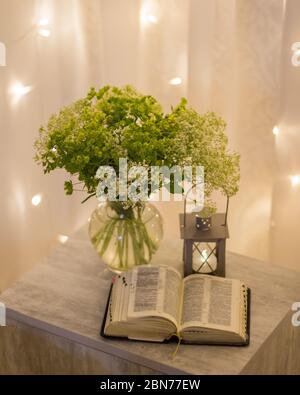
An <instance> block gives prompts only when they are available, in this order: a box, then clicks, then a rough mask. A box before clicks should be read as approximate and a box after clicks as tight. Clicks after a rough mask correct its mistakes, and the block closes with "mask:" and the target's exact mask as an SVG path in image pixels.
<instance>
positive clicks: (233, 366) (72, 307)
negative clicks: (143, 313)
mask: <svg viewBox="0 0 300 395" xmlns="http://www.w3.org/2000/svg"><path fill="white" fill-rule="evenodd" d="M181 257H182V241H181V240H180V239H173V240H168V239H164V240H163V242H162V245H161V247H160V249H159V251H158V252H157V254H156V255H155V257H154V259H153V263H154V264H169V265H172V266H174V267H177V268H178V269H180V270H182V259H181ZM104 269H105V266H104V265H103V263H102V262H101V260H100V258H99V257H98V256H97V254H96V252H95V251H94V249H93V248H92V246H91V244H90V242H89V239H88V235H87V229H86V227H84V228H82V229H81V230H80V231H78V232H76V233H75V234H74V235H73V236H72V237H70V238H69V240H68V242H67V243H66V244H64V245H60V246H59V247H58V248H57V249H56V250H55V251H54V252H53V253H52V254H51V255H50V256H49V257H47V258H45V260H44V261H43V262H41V263H40V264H38V265H36V266H35V267H34V269H33V270H31V271H30V272H28V273H27V274H26V275H25V276H23V277H22V278H21V279H20V280H19V281H17V282H16V283H15V284H14V285H13V286H12V287H11V288H9V289H7V290H6V291H5V292H4V293H3V294H2V295H0V301H2V302H4V303H5V304H6V307H7V317H8V318H11V319H13V320H15V321H17V322H20V323H23V324H27V325H30V326H31V327H34V328H38V329H40V330H43V331H46V332H48V333H50V334H54V335H57V336H60V337H62V338H65V339H68V341H72V342H76V343H79V344H81V345H84V346H86V347H89V348H91V349H93V350H99V351H101V352H104V353H106V354H108V355H112V356H117V357H119V358H122V359H123V360H125V361H126V360H127V361H130V362H134V363H136V364H139V365H141V366H144V367H147V368H150V369H153V370H155V371H158V372H162V373H168V374H172V373H175V374H176V373H191V374H220V373H221V374H238V373H241V372H243V369H244V368H245V366H246V365H247V364H249V362H250V361H253V360H254V358H255V356H256V355H258V351H259V350H260V349H261V348H262V347H263V346H264V345H265V344H267V341H268V339H269V338H270V337H271V335H272V334H273V333H274V331H275V330H276V327H278V325H279V324H280V322H282V321H283V320H284V318H285V317H286V316H287V314H289V311H290V310H291V305H292V303H293V302H295V301H297V300H300V273H298V272H293V271H290V270H286V269H284V268H280V267H276V266H273V265H270V264H264V263H261V262H258V261H255V260H253V259H250V258H247V257H244V256H240V255H237V254H233V253H227V277H231V278H239V279H242V280H243V281H244V282H245V283H246V284H247V285H248V286H249V287H250V288H251V291H252V304H251V341H250V345H249V346H248V347H228V346H225V347H224V346H199V345H181V346H180V348H179V351H178V353H177V355H176V357H175V358H174V359H172V353H173V352H174V350H175V347H176V344H174V343H172V344H154V343H145V342H136V341H127V340H124V341H122V340H111V339H104V338H102V337H101V336H100V335H99V331H100V326H101V322H102V318H103V314H104V310H105V306H106V302H107V296H108V291H109V287H110V278H111V274H110V272H108V271H107V270H106V271H105V270H104ZM299 332H300V331H299Z"/></svg>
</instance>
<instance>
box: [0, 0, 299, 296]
mask: <svg viewBox="0 0 300 395" xmlns="http://www.w3.org/2000/svg"><path fill="white" fill-rule="evenodd" d="M292 3H293V7H294V8H293V9H292V5H291V4H292ZM287 4H290V5H288V6H287V14H286V15H285V1H283V0H226V1H224V0H163V1H162V0H160V1H159V0H43V1H42V0H0V41H1V42H3V43H5V45H6V48H7V66H6V67H0V116H1V118H0V127H1V168H0V176H1V181H2V183H1V186H2V188H1V198H0V199H1V201H0V204H1V205H0V207H1V221H0V232H1V233H0V234H1V238H0V240H1V242H0V243H1V261H0V265H1V266H0V290H1V289H3V288H5V287H6V286H7V285H9V284H10V283H11V282H12V281H13V280H14V279H15V278H17V277H18V276H19V275H20V274H21V273H22V272H24V271H26V270H28V269H29V268H30V267H31V266H32V265H33V264H34V263H35V262H36V261H37V260H38V259H39V258H41V257H42V256H44V255H45V254H46V253H47V252H48V251H49V250H50V249H51V248H52V247H53V246H54V245H55V244H56V243H57V235H58V234H70V232H72V231H73V230H74V229H76V228H78V227H79V226H80V225H82V224H83V223H84V222H85V221H86V220H87V218H88V216H89V213H90V212H91V210H92V208H93V206H94V204H95V202H89V203H88V204H86V205H85V206H80V204H79V202H80V200H81V198H82V196H78V195H75V196H72V197H65V196H64V192H63V179H64V174H63V172H56V173H53V174H52V175H48V176H44V175H43V174H42V172H41V169H40V168H38V167H37V166H36V165H35V163H34V162H33V160H32V157H33V148H32V145H33V141H34V139H35V137H36V135H37V130H38V127H39V125H40V124H41V123H42V122H44V121H45V120H47V118H48V117H49V115H50V114H51V113H53V112H55V111H57V110H58V109H59V108H60V107H61V106H63V105H65V104H69V103H70V102H71V101H72V100H74V99H77V98H79V97H81V96H83V95H84V94H85V92H86V91H87V89H88V88H89V87H90V86H91V85H95V86H101V85H103V84H115V85H124V84H128V83H129V84H133V85H135V86H136V87H137V88H138V89H140V90H141V91H143V92H147V93H150V94H153V95H155V96H156V97H157V98H158V99H159V100H160V101H161V102H162V103H163V104H164V106H165V109H166V110H167V109H168V108H169V107H170V105H172V104H175V103H177V102H178V100H179V99H180V98H181V97H182V96H186V97H187V98H188V99H189V101H190V103H191V104H192V105H193V106H194V107H195V108H196V109H198V110H199V111H203V112H204V111H207V110H214V111H217V112H218V113H220V114H221V115H222V116H223V117H224V118H225V119H226V120H227V122H228V135H229V138H230V143H231V147H232V148H234V149H236V150H238V151H239V152H240V153H241V155H242V161H241V188H240V192H239V194H238V195H237V196H236V197H235V198H233V199H232V202H231V207H230V233H231V238H230V241H229V243H228V248H229V249H230V250H232V251H235V252H238V253H241V254H245V255H249V256H253V257H257V258H260V259H264V260H269V258H270V256H271V257H272V262H275V261H277V260H278V259H277V257H279V256H280V257H281V256H282V254H283V252H284V251H286V248H287V245H288V243H289V238H288V236H286V241H285V242H282V239H281V229H280V227H278V228H277V226H274V224H275V223H276V222H277V221H276V218H275V217H276V216H277V217H278V218H281V217H280V215H281V216H284V217H285V218H286V215H289V216H291V215H292V213H293V212H292V207H286V206H285V205H284V200H280V196H281V195H280V193H274V187H275V185H277V184H276V182H277V181H278V177H279V176H278V166H277V162H278V158H280V155H281V153H280V152H279V151H278V149H277V148H276V146H275V139H274V136H273V134H272V128H273V126H274V125H275V124H276V123H278V122H279V116H281V114H283V113H284V108H283V107H282V104H281V98H283V97H282V95H281V94H280V92H282V87H285V86H286V78H284V76H286V75H289V73H290V72H291V70H290V69H291V67H290V63H288V65H287V66H286V67H283V66H282V63H281V60H282V54H284V57H285V58H284V59H285V60H286V58H287V57H289V50H290V42H289V40H290V37H289V36H288V35H287V32H288V30H289V29H291V27H290V26H291V25H290V23H285V21H286V20H289V21H290V22H291V23H292V24H293V26H294V30H296V31H295V32H294V36H295V39H294V40H295V41H297V40H298V41H300V31H299V27H297V26H298V25H299V24H298V25H297V23H298V22H297V19H296V17H294V20H291V19H287V18H291V15H290V14H291V13H295V12H298V15H299V12H300V5H299V2H298V4H296V2H295V1H294V0H287ZM141 12H142V15H149V14H150V15H154V16H155V17H156V18H157V20H156V23H147V22H146V23H145V20H144V19H143V18H141ZM45 17H46V18H48V19H49V29H50V30H51V35H50V36H49V37H41V36H39V35H38V34H37V28H36V25H35V24H36V22H37V20H39V19H41V18H45ZM295 26H296V27H295ZM297 34H298V37H296V35H297ZM286 61H287V60H286ZM292 72H293V73H294V79H298V80H299V78H300V74H299V73H300V69H295V68H294V69H293V70H292ZM174 77H180V78H182V84H181V85H178V86H172V85H170V84H169V80H170V79H172V78H174ZM17 81H20V82H22V83H23V84H24V85H26V86H27V85H30V86H32V88H33V89H32V90H31V92H29V93H28V94H27V95H25V96H24V97H22V98H21V99H20V100H19V101H18V102H17V103H15V102H14V101H13V100H12V96H11V94H10V93H9V89H10V87H11V86H12V85H13V84H14V83H16V82H17ZM293 86H294V83H293V80H290V81H289V89H294V88H293ZM286 89H287V88H286ZM298 92H299V90H298ZM298 97H299V96H297V93H296V92H295V95H294V96H293V99H292V100H293V101H294V102H295V101H296V100H297V99H298ZM284 98H285V99H286V100H288V93H287V92H286V93H285V95H284ZM289 116H290V115H287V119H286V120H285V121H286V124H288V122H289ZM292 122H294V120H292ZM291 133H292V132H291ZM280 137H281V138H282V136H280ZM293 141H297V142H298V144H299V141H300V139H299V137H298V136H296V134H295V135H294V140H293ZM293 141H291V142H290V144H294V143H293ZM277 144H278V142H277ZM288 150H289V147H288V146H286V151H285V158H286V160H287V161H289V160H290V158H288V157H289V155H288V154H287V152H288ZM298 156H299V155H298ZM298 156H297V154H296V152H293V158H294V161H295V164H294V168H293V171H297V166H299V165H300V164H299V158H298ZM284 169H285V165H282V174H281V178H282V177H285V178H284V179H285V180H286V179H287V174H286V173H285V171H284ZM299 169H300V166H299ZM36 193H42V195H43V200H42V202H41V204H40V205H39V206H38V207H34V206H32V205H31V197H32V196H33V195H35V194H36ZM293 196H294V195H293ZM278 199H279V200H278ZM282 199H284V197H282ZM294 200H295V198H294ZM295 202H296V200H295ZM295 204H296V203H295ZM274 205H276V207H277V209H276V210H275V211H274ZM180 208H181V206H179V205H178V204H175V203H172V204H167V203H161V204H160V209H161V211H162V213H163V215H164V217H165V222H166V232H169V233H172V232H173V233H172V234H174V236H175V235H177V234H178V225H177V212H178V211H179V210H180ZM280 221H281V219H280ZM271 225H273V226H272V227H271ZM293 226H294V227H293V228H289V223H288V222H287V223H286V225H285V229H284V231H285V232H287V234H291V233H293V232H295V231H297V230H299V228H298V225H297V224H296V223H295V224H294V225H293ZM274 243H275V244H276V248H275V247H274ZM275 250H276V254H275V255H274V253H273V252H274V251H275ZM271 252H272V254H271ZM280 254H281V255H280ZM285 257H286V255H285ZM280 263H281V264H284V265H287V266H293V267H295V268H298V269H300V264H299V263H298V261H297V260H296V249H295V248H294V249H291V252H290V255H289V257H288V259H285V260H284V261H282V260H281V259H280Z"/></svg>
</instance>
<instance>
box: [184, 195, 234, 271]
mask: <svg viewBox="0 0 300 395" xmlns="http://www.w3.org/2000/svg"><path fill="white" fill-rule="evenodd" d="M228 204H229V199H228V198H227V205H226V213H224V214H223V213H217V214H214V215H212V216H211V217H210V218H209V219H203V218H200V217H199V215H198V214H197V213H195V212H192V213H186V203H185V210H184V214H180V237H181V239H183V262H184V276H188V275H190V274H192V273H199V274H212V275H217V276H221V277H225V274H226V270H225V248H226V239H228V238H229V232H228V226H227V213H228Z"/></svg>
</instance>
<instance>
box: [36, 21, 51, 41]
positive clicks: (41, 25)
mask: <svg viewBox="0 0 300 395" xmlns="http://www.w3.org/2000/svg"><path fill="white" fill-rule="evenodd" d="M37 26H38V30H37V32H38V34H39V35H40V36H42V37H50V36H51V30H50V29H49V19H48V18H42V19H39V21H38V22H37Z"/></svg>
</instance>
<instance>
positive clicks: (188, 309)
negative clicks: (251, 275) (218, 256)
mask: <svg viewBox="0 0 300 395" xmlns="http://www.w3.org/2000/svg"><path fill="white" fill-rule="evenodd" d="M240 288H241V283H240V281H239V280H231V279H224V278H220V277H213V276H207V275H197V274H194V275H191V276H188V277H186V278H185V279H184V290H183V306H182V319H181V325H182V329H184V328H186V327H192V326H201V327H206V328H212V329H221V330H228V331H234V332H237V333H238V332H239V325H240V323H239V317H240Z"/></svg>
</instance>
